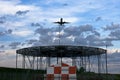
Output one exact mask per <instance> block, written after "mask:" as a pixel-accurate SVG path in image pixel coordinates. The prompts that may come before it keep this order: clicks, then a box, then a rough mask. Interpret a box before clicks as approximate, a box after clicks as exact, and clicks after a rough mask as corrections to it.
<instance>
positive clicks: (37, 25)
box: [31, 23, 42, 27]
mask: <svg viewBox="0 0 120 80" xmlns="http://www.w3.org/2000/svg"><path fill="white" fill-rule="evenodd" d="M31 26H35V27H42V25H41V24H40V23H31Z"/></svg>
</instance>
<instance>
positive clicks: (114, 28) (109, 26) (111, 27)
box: [104, 22, 120, 31]
mask: <svg viewBox="0 0 120 80" xmlns="http://www.w3.org/2000/svg"><path fill="white" fill-rule="evenodd" d="M117 29H120V24H115V23H113V22H112V23H111V25H106V27H105V28H104V30H110V31H111V30H117Z"/></svg>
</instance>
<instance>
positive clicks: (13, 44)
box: [9, 42, 21, 49]
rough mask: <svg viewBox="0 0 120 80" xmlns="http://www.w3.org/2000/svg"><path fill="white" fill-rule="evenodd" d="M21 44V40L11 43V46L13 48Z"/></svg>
mask: <svg viewBox="0 0 120 80" xmlns="http://www.w3.org/2000/svg"><path fill="white" fill-rule="evenodd" d="M19 45H21V43H20V42H12V43H10V44H9V47H11V48H12V49H16V48H17V47H18V46H19Z"/></svg>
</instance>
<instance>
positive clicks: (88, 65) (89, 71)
mask: <svg viewBox="0 0 120 80" xmlns="http://www.w3.org/2000/svg"><path fill="white" fill-rule="evenodd" d="M88 70H89V72H90V56H88Z"/></svg>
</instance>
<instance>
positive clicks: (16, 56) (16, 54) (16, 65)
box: [16, 53, 18, 68]
mask: <svg viewBox="0 0 120 80" xmlns="http://www.w3.org/2000/svg"><path fill="white" fill-rule="evenodd" d="M17 62H18V54H17V53H16V68H17V65H18V64H17Z"/></svg>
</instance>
